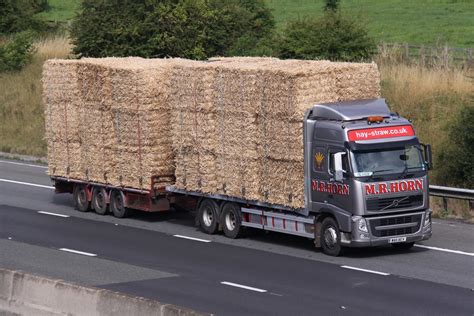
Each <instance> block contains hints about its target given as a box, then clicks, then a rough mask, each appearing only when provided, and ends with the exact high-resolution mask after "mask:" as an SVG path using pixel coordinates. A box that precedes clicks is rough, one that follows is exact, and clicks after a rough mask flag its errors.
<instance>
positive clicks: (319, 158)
mask: <svg viewBox="0 0 474 316" xmlns="http://www.w3.org/2000/svg"><path fill="white" fill-rule="evenodd" d="M314 160H315V161H316V166H317V167H318V169H321V168H322V166H323V160H324V155H323V154H322V153H320V152H318V153H317V154H316V155H315V156H314Z"/></svg>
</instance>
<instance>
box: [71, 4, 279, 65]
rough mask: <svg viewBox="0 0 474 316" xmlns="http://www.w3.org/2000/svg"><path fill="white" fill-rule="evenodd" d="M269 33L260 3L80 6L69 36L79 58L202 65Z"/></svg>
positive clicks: (271, 25)
mask: <svg viewBox="0 0 474 316" xmlns="http://www.w3.org/2000/svg"><path fill="white" fill-rule="evenodd" d="M273 28H274V21H273V17H272V15H271V12H270V11H269V9H268V8H267V7H266V6H265V2H264V1H263V0H240V1H239V0H161V1H160V0H133V1H131V0H128V1H127V0H103V1H95V0H84V1H83V2H82V11H81V13H80V14H79V15H78V16H77V17H76V18H75V19H74V21H73V24H72V29H71V36H72V39H73V43H74V44H75V49H74V52H75V53H76V54H78V55H79V56H87V57H104V56H132V55H133V56H141V57H165V56H171V57H184V58H192V59H204V58H207V57H210V56H214V55H221V56H226V55H229V54H234V53H235V52H239V53H241V54H245V53H246V52H247V51H248V50H250V49H253V48H254V47H255V46H257V43H258V42H259V41H260V40H261V39H262V38H264V37H265V36H266V35H267V34H269V33H270V32H271V31H272V30H273ZM249 39H250V40H249Z"/></svg>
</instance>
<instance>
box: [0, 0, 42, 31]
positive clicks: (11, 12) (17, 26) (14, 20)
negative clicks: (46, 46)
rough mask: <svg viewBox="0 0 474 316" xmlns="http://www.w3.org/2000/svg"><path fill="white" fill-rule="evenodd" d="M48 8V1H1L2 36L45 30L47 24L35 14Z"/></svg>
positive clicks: (0, 25)
mask: <svg viewBox="0 0 474 316" xmlns="http://www.w3.org/2000/svg"><path fill="white" fill-rule="evenodd" d="M47 7H48V2H47V1H46V0H0V34H11V33H16V32H22V31H27V30H34V31H43V30H45V29H46V27H47V26H46V23H45V22H43V21H41V20H40V19H38V18H37V17H36V16H35V14H36V13H39V12H41V11H44V10H46V9H47Z"/></svg>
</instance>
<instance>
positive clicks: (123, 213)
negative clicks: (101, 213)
mask: <svg viewBox="0 0 474 316" xmlns="http://www.w3.org/2000/svg"><path fill="white" fill-rule="evenodd" d="M110 211H112V213H113V214H114V216H115V217H118V218H124V217H127V216H129V215H130V210H129V209H127V208H126V207H125V195H124V194H123V192H122V191H119V190H113V191H112V195H111V197H110Z"/></svg>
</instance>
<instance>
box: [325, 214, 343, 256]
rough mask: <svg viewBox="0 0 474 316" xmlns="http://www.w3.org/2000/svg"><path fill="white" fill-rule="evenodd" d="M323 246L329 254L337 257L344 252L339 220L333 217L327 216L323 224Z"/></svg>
mask: <svg viewBox="0 0 474 316" xmlns="http://www.w3.org/2000/svg"><path fill="white" fill-rule="evenodd" d="M321 247H322V248H323V252H324V253H325V254H327V255H329V256H334V257H337V256H339V255H340V254H341V252H342V246H341V232H340V231H339V227H338V225H337V222H336V220H335V219H334V218H332V217H326V218H325V219H324V220H323V222H322V225H321Z"/></svg>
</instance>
